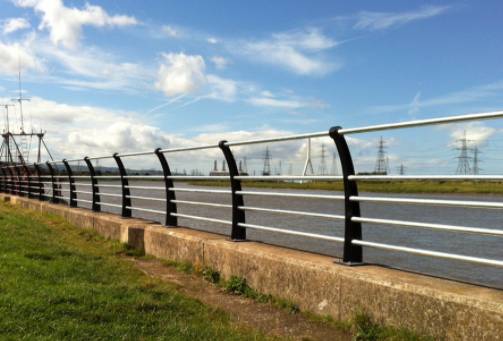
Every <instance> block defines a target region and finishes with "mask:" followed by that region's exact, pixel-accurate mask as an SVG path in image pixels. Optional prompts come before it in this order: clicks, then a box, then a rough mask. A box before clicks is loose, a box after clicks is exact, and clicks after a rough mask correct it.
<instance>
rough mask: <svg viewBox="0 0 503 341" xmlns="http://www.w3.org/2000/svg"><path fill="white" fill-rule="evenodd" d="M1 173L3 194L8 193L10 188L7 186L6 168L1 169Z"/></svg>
mask: <svg viewBox="0 0 503 341" xmlns="http://www.w3.org/2000/svg"><path fill="white" fill-rule="evenodd" d="M0 172H2V192H3V193H8V192H9V191H8V186H7V177H8V176H7V173H6V172H5V167H3V166H2V167H0Z"/></svg>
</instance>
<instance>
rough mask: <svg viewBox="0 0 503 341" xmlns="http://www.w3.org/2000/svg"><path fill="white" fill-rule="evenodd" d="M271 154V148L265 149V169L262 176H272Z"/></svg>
mask: <svg viewBox="0 0 503 341" xmlns="http://www.w3.org/2000/svg"><path fill="white" fill-rule="evenodd" d="M271 159H272V158H271V152H270V151H269V147H268V146H266V147H265V155H264V168H263V169H262V175H271Z"/></svg>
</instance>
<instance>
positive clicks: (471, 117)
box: [338, 111, 503, 135]
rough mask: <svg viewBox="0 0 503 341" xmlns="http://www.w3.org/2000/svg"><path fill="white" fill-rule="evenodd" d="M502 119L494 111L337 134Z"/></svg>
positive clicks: (346, 130) (365, 128)
mask: <svg viewBox="0 0 503 341" xmlns="http://www.w3.org/2000/svg"><path fill="white" fill-rule="evenodd" d="M500 117H503V111H494V112H486V113H476V114H466V115H458V116H451V117H439V118H431V119H426V120H415V121H408V122H400V123H389V124H378V125H373V126H366V127H359V128H347V129H339V131H338V132H339V134H343V135H344V134H356V133H368V132H372V131H380V130H392V129H400V128H412V127H420V126H426V125H432V124H446V123H458V122H464V121H475V120H487V119H491V118H500Z"/></svg>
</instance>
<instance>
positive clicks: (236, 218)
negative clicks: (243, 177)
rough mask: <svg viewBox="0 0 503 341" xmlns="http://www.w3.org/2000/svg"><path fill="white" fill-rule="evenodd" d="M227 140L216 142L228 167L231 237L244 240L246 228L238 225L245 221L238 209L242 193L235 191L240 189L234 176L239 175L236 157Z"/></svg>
mask: <svg viewBox="0 0 503 341" xmlns="http://www.w3.org/2000/svg"><path fill="white" fill-rule="evenodd" d="M226 143H227V141H225V140H223V141H220V142H219V143H218V146H219V147H220V149H221V150H222V152H223V153H224V157H225V161H227V168H228V169H229V177H230V182H231V192H232V230H231V239H232V240H234V241H242V240H246V228H244V227H243V226H239V224H240V223H243V224H244V223H245V212H244V211H243V210H241V209H239V207H240V206H244V201H243V195H242V194H239V193H236V192H240V191H241V181H240V180H238V179H236V178H235V176H238V175H239V169H238V166H237V164H236V159H234V155H233V154H232V151H231V149H230V148H229V146H228V145H227V144H226Z"/></svg>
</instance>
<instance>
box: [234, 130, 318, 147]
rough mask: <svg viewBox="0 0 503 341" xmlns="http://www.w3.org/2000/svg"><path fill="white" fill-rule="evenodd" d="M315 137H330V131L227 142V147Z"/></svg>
mask: <svg viewBox="0 0 503 341" xmlns="http://www.w3.org/2000/svg"><path fill="white" fill-rule="evenodd" d="M315 137H328V131H321V132H317V133H307V134H296V135H287V136H280V137H270V138H263V139H252V140H244V141H235V142H227V143H226V145H227V146H229V147H234V146H244V145H248V144H257V143H267V142H282V141H292V140H302V139H308V138H315Z"/></svg>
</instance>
